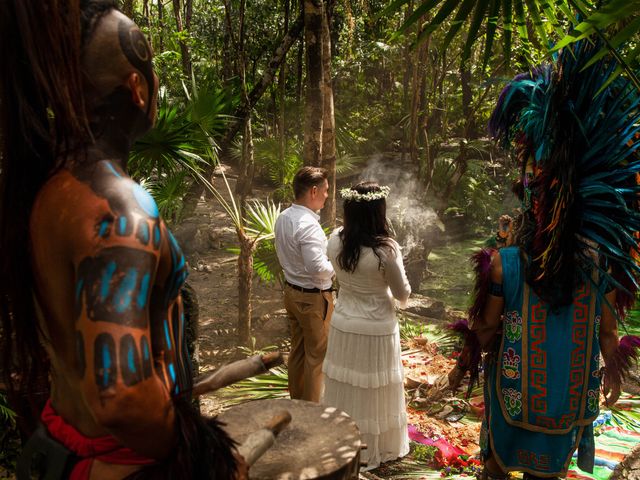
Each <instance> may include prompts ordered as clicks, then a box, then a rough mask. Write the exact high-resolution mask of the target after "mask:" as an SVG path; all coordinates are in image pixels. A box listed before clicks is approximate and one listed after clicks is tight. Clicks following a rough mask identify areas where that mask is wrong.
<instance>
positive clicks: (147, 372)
mask: <svg viewBox="0 0 640 480" xmlns="http://www.w3.org/2000/svg"><path fill="white" fill-rule="evenodd" d="M140 351H141V352H142V376H143V377H144V378H145V379H147V378H149V377H150V376H151V373H152V372H153V370H152V365H151V352H150V350H149V340H147V337H145V336H144V335H143V336H142V338H141V339H140Z"/></svg>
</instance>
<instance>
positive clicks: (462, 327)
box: [447, 320, 469, 334]
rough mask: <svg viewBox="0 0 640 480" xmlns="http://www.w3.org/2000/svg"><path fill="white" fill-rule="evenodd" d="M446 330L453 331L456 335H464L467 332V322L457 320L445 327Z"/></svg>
mask: <svg viewBox="0 0 640 480" xmlns="http://www.w3.org/2000/svg"><path fill="white" fill-rule="evenodd" d="M447 328H448V329H449V330H453V331H454V332H456V333H463V334H466V333H467V331H469V322H467V321H466V320H458V321H457V322H455V323H450V324H449V325H447Z"/></svg>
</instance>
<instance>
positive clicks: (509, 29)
mask: <svg viewBox="0 0 640 480" xmlns="http://www.w3.org/2000/svg"><path fill="white" fill-rule="evenodd" d="M516 1H517V0H516ZM502 11H503V15H504V17H503V19H502V29H503V30H504V34H503V36H504V50H503V52H502V53H503V57H504V60H505V63H506V65H507V66H509V64H510V62H511V35H512V33H513V24H512V19H513V11H512V4H511V0H502Z"/></svg>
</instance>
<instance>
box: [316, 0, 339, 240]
mask: <svg viewBox="0 0 640 480" xmlns="http://www.w3.org/2000/svg"><path fill="white" fill-rule="evenodd" d="M330 1H331V0H328V1H327V2H326V3H325V9H324V15H323V16H322V97H323V118H322V167H323V168H326V169H327V171H328V172H329V178H328V180H329V198H327V202H326V203H325V205H324V208H323V209H322V212H321V217H320V218H321V221H322V224H323V225H324V226H325V227H330V228H331V229H332V230H333V229H334V228H335V226H336V136H335V126H336V120H335V115H334V110H333V84H332V75H331V28H330V25H331V15H330V13H331V5H330V3H329V2H330Z"/></svg>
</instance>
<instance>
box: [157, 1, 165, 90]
mask: <svg viewBox="0 0 640 480" xmlns="http://www.w3.org/2000/svg"><path fill="white" fill-rule="evenodd" d="M157 2H158V3H157V5H158V26H159V27H160V35H158V50H157V51H156V55H157V54H159V53H162V52H164V7H163V6H162V0H157ZM166 83H167V68H166V67H165V66H164V63H163V67H162V70H161V71H160V85H165V84H166Z"/></svg>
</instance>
